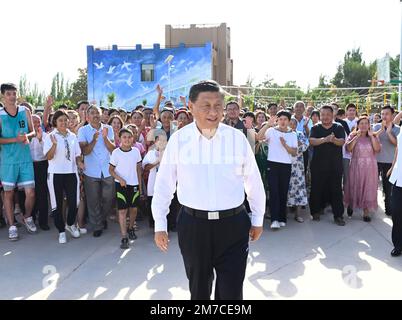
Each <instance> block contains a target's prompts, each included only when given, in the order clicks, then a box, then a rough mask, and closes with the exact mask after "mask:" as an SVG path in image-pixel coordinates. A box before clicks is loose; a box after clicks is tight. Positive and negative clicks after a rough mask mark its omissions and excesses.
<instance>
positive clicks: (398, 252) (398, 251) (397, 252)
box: [391, 248, 402, 257]
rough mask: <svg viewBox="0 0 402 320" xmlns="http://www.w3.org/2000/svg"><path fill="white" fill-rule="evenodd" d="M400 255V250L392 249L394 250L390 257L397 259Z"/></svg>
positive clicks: (401, 251)
mask: <svg viewBox="0 0 402 320" xmlns="http://www.w3.org/2000/svg"><path fill="white" fill-rule="evenodd" d="M401 254H402V250H401V249H397V248H394V250H392V251H391V256H393V257H399V256H400V255H401Z"/></svg>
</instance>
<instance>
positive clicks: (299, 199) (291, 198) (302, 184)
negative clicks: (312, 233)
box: [287, 118, 309, 222]
mask: <svg viewBox="0 0 402 320" xmlns="http://www.w3.org/2000/svg"><path fill="white" fill-rule="evenodd" d="M290 127H291V128H292V130H293V131H294V132H296V133H297V141H298V148H297V156H296V157H294V158H293V163H292V174H291V176H290V183H289V192H288V203H287V205H288V207H290V208H291V211H293V212H295V220H296V221H297V222H304V219H303V218H302V217H301V216H300V215H299V213H298V210H297V207H299V206H306V205H307V203H308V201H307V190H306V181H305V175H304V160H303V152H305V151H306V150H307V148H308V146H309V142H308V138H307V137H306V136H305V135H304V133H303V132H300V131H296V128H297V120H296V119H294V118H292V120H290Z"/></svg>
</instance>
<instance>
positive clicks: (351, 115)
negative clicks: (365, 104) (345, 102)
mask: <svg viewBox="0 0 402 320" xmlns="http://www.w3.org/2000/svg"><path fill="white" fill-rule="evenodd" d="M356 113H357V112H356V109H355V108H349V109H348V110H347V111H346V115H347V117H348V119H354V118H356Z"/></svg>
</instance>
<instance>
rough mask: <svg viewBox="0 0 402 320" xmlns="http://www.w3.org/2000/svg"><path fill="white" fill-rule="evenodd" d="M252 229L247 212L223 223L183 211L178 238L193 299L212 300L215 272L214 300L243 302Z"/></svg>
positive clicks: (222, 220) (223, 220)
mask: <svg viewBox="0 0 402 320" xmlns="http://www.w3.org/2000/svg"><path fill="white" fill-rule="evenodd" d="M250 227H251V222H250V218H249V216H248V215H247V213H246V211H245V210H242V211H241V212H240V213H239V214H237V215H234V216H230V217H227V218H222V219H220V220H208V219H203V218H197V217H194V216H191V215H189V214H188V213H186V212H184V208H182V209H181V210H180V213H179V216H178V219H177V231H178V239H179V246H180V251H181V254H182V256H183V261H184V267H185V269H186V274H187V278H188V280H189V287H190V292H191V299H192V300H209V299H210V298H211V292H212V281H213V278H214V273H213V270H214V269H215V271H216V286H215V299H216V300H241V299H243V281H244V276H245V273H246V265H247V255H248V241H249V231H250Z"/></svg>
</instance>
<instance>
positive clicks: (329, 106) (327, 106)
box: [320, 104, 334, 113]
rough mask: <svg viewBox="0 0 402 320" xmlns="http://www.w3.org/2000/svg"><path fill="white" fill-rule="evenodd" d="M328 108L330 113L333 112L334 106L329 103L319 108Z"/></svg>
mask: <svg viewBox="0 0 402 320" xmlns="http://www.w3.org/2000/svg"><path fill="white" fill-rule="evenodd" d="M325 109H326V110H329V111H331V113H334V108H333V107H332V106H331V105H329V104H324V105H323V106H322V107H321V108H320V110H325Z"/></svg>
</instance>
